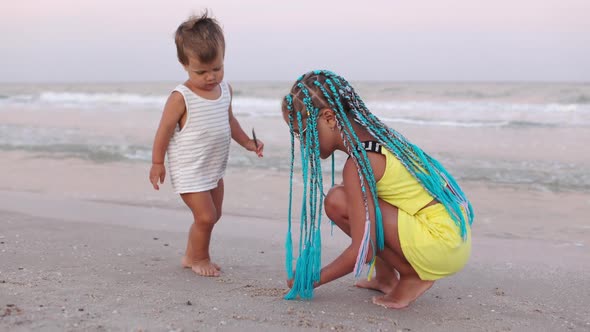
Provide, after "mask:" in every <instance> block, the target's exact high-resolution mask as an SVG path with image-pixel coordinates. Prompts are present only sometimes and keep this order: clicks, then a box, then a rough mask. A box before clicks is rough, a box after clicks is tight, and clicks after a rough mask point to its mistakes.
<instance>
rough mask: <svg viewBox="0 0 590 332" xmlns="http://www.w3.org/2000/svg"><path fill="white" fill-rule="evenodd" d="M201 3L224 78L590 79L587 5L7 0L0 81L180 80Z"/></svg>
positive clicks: (506, 0) (536, 1) (459, 0)
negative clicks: (217, 33)
mask: <svg viewBox="0 0 590 332" xmlns="http://www.w3.org/2000/svg"><path fill="white" fill-rule="evenodd" d="M204 9H209V10H210V12H211V13H212V14H213V16H214V17H215V18H217V19H218V20H219V21H220V23H221V25H222V27H223V29H224V32H225V38H226V44H227V48H226V57H225V73H226V76H225V77H226V79H227V80H233V81H240V80H246V81H258V80H285V81H291V80H293V79H295V78H297V76H299V75H300V74H302V73H304V72H307V71H309V70H312V69H330V70H333V71H335V72H337V73H339V74H341V75H343V76H345V77H347V78H348V79H351V80H380V81H583V82H589V81H590V19H589V17H590V16H588V13H590V1H588V0H495V1H488V0H428V1H425V0H412V1H410V0H405V1H401V0H365V1H351V0H340V1H336V0H313V1H312V0H297V1H281V0H274V1H273V0H247V1H246V0H214V1H213V0H210V1H185V0H179V1H175V0H170V1H162V0H142V1H139V0H100V1H96V0H84V1H73V0H51V1H47V0H19V1H7V0H2V1H1V2H0V82H105V81H106V82H120V81H124V82H126V81H132V82H136V81H177V80H182V79H184V78H185V77H186V74H185V73H184V71H183V69H182V67H181V66H180V65H179V64H178V61H177V59H176V54H175V52H176V50H175V46H174V39H173V33H174V31H175V29H176V27H177V26H178V25H179V24H180V23H181V22H182V21H183V20H185V19H186V18H187V17H188V16H189V15H191V14H198V13H200V12H201V11H202V10H204Z"/></svg>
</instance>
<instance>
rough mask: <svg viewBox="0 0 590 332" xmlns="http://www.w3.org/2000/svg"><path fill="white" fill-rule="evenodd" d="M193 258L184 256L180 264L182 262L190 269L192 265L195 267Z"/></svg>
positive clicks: (183, 265)
mask: <svg viewBox="0 0 590 332" xmlns="http://www.w3.org/2000/svg"><path fill="white" fill-rule="evenodd" d="M191 261H192V260H191V259H189V258H188V257H186V256H182V260H181V261H180V264H182V267H184V268H186V269H189V268H191V267H193V263H192V262H191Z"/></svg>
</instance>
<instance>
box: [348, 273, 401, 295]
mask: <svg viewBox="0 0 590 332" xmlns="http://www.w3.org/2000/svg"><path fill="white" fill-rule="evenodd" d="M398 282H399V279H398V278H397V276H396V275H395V274H393V275H390V276H389V278H388V280H385V278H381V277H375V278H372V279H371V280H367V279H361V280H358V281H357V282H355V283H354V285H355V286H356V287H358V288H367V289H373V290H376V291H380V292H381V293H384V294H389V293H391V292H392V291H393V289H394V288H395V286H396V285H397V283H398Z"/></svg>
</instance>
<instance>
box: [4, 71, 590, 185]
mask: <svg viewBox="0 0 590 332" xmlns="http://www.w3.org/2000/svg"><path fill="white" fill-rule="evenodd" d="M231 84H232V87H233V90H234V99H233V104H232V105H233V106H232V107H233V112H234V114H235V116H236V117H237V118H238V120H239V121H240V123H241V124H242V127H243V128H244V130H245V131H246V132H247V133H250V129H251V127H255V128H256V132H257V135H258V137H259V138H260V139H261V140H263V141H264V142H265V157H264V158H263V159H258V158H256V157H255V156H254V155H253V154H252V153H248V152H245V151H244V150H242V149H240V148H239V147H238V146H237V145H236V144H233V145H232V150H231V155H230V162H229V166H230V168H243V167H255V168H261V169H272V170H279V171H282V170H288V169H289V158H288V155H289V136H288V132H287V127H286V125H285V124H284V123H283V120H282V117H281V112H280V103H281V98H282V96H284V94H285V93H286V92H287V91H288V90H289V87H290V84H291V82H231ZM352 84H353V86H354V87H355V88H356V89H357V91H358V92H359V94H360V95H361V97H362V98H363V99H364V101H365V103H366V104H367V106H368V107H369V108H370V110H371V111H372V112H373V113H374V114H376V115H377V116H379V117H380V118H381V119H382V120H384V121H385V122H386V123H387V124H388V125H390V126H391V127H393V128H394V129H396V130H398V131H400V132H401V133H402V134H404V135H405V136H406V137H408V138H410V140H411V141H413V142H414V143H416V144H418V145H419V146H421V147H422V148H423V149H424V150H425V151H426V152H428V153H429V154H431V155H433V156H434V157H436V158H437V159H439V160H440V161H441V162H442V163H443V164H444V165H445V166H446V167H447V168H448V169H449V170H450V171H451V173H452V174H453V175H454V176H455V177H456V178H457V179H458V180H459V181H481V182H486V183H498V184H506V185H525V186H528V187H531V188H534V189H538V190H549V191H583V192H590V157H588V155H590V148H588V146H587V145H588V144H589V143H590V83H413V82H410V83H404V82H352ZM174 86H175V83H171V82H158V83H96V84H93V83H68V84H57V83H56V84H6V83H4V84H0V151H23V152H26V153H30V154H31V155H32V156H35V157H36V158H59V159H67V158H77V159H84V160H88V161H91V162H95V163H112V162H123V163H137V162H140V163H149V162H150V160H151V145H152V140H153V136H154V134H155V130H156V128H157V125H158V121H159V118H160V116H161V112H162V108H163V106H164V103H165V101H166V98H167V97H168V94H169V92H170V91H171V90H172V89H173V88H174ZM343 160H344V156H338V158H337V163H338V164H339V165H340V164H342V162H343Z"/></svg>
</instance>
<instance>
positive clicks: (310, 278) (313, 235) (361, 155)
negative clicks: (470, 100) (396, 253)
mask: <svg viewBox="0 0 590 332" xmlns="http://www.w3.org/2000/svg"><path fill="white" fill-rule="evenodd" d="M324 108H330V109H332V110H333V111H334V113H335V116H336V120H337V125H338V128H339V129H340V133H341V135H342V141H343V142H344V145H345V147H346V149H347V152H348V154H349V156H350V157H351V159H352V160H353V162H354V163H355V165H356V166H357V170H358V175H359V178H360V180H361V190H362V195H363V199H364V206H365V217H366V222H365V234H364V236H363V241H362V243H361V247H360V248H359V254H358V257H357V261H356V264H355V271H354V273H355V277H358V276H359V275H360V274H361V273H362V270H363V266H364V264H365V262H367V258H368V257H367V256H368V253H369V245H371V246H372V249H373V250H372V253H373V257H371V259H370V262H371V265H372V264H374V262H375V258H376V251H375V244H374V243H372V241H371V236H370V230H371V225H370V222H371V221H370V218H369V205H368V195H367V190H369V191H370V193H371V196H372V198H373V203H374V206H375V239H376V242H377V250H382V249H383V247H384V235H383V225H382V216H381V211H380V208H379V204H378V197H377V185H376V181H375V177H374V174H373V171H372V168H371V164H370V161H369V158H368V156H367V154H366V152H365V149H364V148H362V142H361V140H360V139H359V137H358V136H357V135H356V132H355V131H354V129H353V125H352V122H351V119H352V121H354V122H356V123H358V124H360V125H361V126H363V127H364V128H366V129H367V130H368V132H369V133H370V134H371V135H372V136H373V137H374V138H375V139H376V140H377V141H378V142H379V143H380V144H381V145H382V146H383V147H384V148H386V149H387V150H389V151H390V152H391V153H393V155H395V157H396V158H397V159H398V160H399V161H400V162H401V163H402V165H404V167H405V168H406V169H407V170H408V171H409V172H410V174H412V176H413V177H414V178H415V179H416V180H417V181H418V182H419V183H420V184H421V185H422V186H423V187H424V189H425V190H426V191H427V192H428V193H429V194H430V195H432V196H433V197H435V198H436V199H437V200H438V201H439V202H440V203H442V204H443V205H444V206H445V208H446V210H447V211H448V212H449V215H450V216H451V217H452V218H453V220H454V221H455V223H456V224H457V226H458V227H459V229H460V233H461V236H462V237H463V239H466V236H467V224H469V225H471V224H472V223H473V208H472V206H471V203H470V202H469V201H468V200H467V198H466V196H465V194H464V193H463V191H462V190H461V188H460V187H459V185H458V184H457V183H456V181H455V179H454V178H453V177H452V176H451V175H450V174H449V173H448V172H447V171H446V169H445V168H444V167H443V166H442V165H441V164H440V163H439V162H438V161H437V160H436V159H434V158H432V157H431V156H429V155H428V154H426V153H425V152H424V151H422V149H420V148H419V147H418V146H416V145H414V144H412V143H411V142H409V141H408V140H407V139H406V138H405V137H404V136H403V135H401V134H400V133H398V132H397V131H395V130H393V129H391V128H389V127H388V126H387V125H385V124H384V123H383V122H381V120H379V119H378V118H377V117H376V116H375V115H373V114H372V113H371V112H370V111H369V110H368V108H367V107H366V105H365V103H364V102H363V101H362V99H361V98H360V96H359V95H358V94H357V93H356V92H355V91H354V89H353V88H352V86H351V85H350V84H349V83H348V82H347V81H346V80H345V79H344V78H342V77H340V76H338V75H336V74H334V73H332V72H330V71H326V70H316V71H312V72H308V73H307V74H304V75H302V76H300V77H299V78H298V79H297V81H296V83H295V84H294V85H293V88H292V89H291V92H290V94H288V95H287V96H285V99H284V100H283V111H285V112H288V119H289V129H290V132H291V174H290V193H289V226H288V232H287V241H286V268H287V274H288V277H289V278H290V279H291V278H293V277H294V278H295V279H294V285H293V287H292V288H291V290H290V292H289V293H288V294H287V295H286V296H285V298H286V299H294V298H296V297H297V296H300V297H301V298H303V299H310V298H312V297H313V284H314V283H315V282H318V281H319V277H320V269H321V259H320V258H321V231H320V224H321V209H322V201H323V196H322V193H323V191H322V190H323V181H322V170H321V163H320V151H319V139H318V133H317V127H316V126H317V119H318V117H319V112H320V110H322V109H324ZM294 114H296V119H294V118H293V115H294ZM302 114H303V115H306V120H307V121H306V126H307V127H306V135H305V136H304V137H302V138H303V140H302V142H300V150H301V163H302V172H303V183H304V191H303V201H302V210H301V212H302V213H301V221H300V231H301V234H300V241H299V257H298V258H297V266H296V275H295V276H293V271H292V260H293V252H292V240H291V204H292V194H293V191H292V188H293V187H292V181H293V163H294V157H295V154H294V137H295V136H294V131H293V130H294V121H297V126H298V128H300V130H301V128H304V127H303V115H302ZM332 157H333V156H332ZM333 172H334V164H333V163H332V173H333ZM365 181H366V183H367V185H368V188H366V186H365ZM332 184H333V180H332ZM308 189H309V201H308V202H306V200H307V193H308ZM308 206H309V216H308V210H307V207H308ZM371 271H372V269H369V277H370V274H371Z"/></svg>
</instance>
